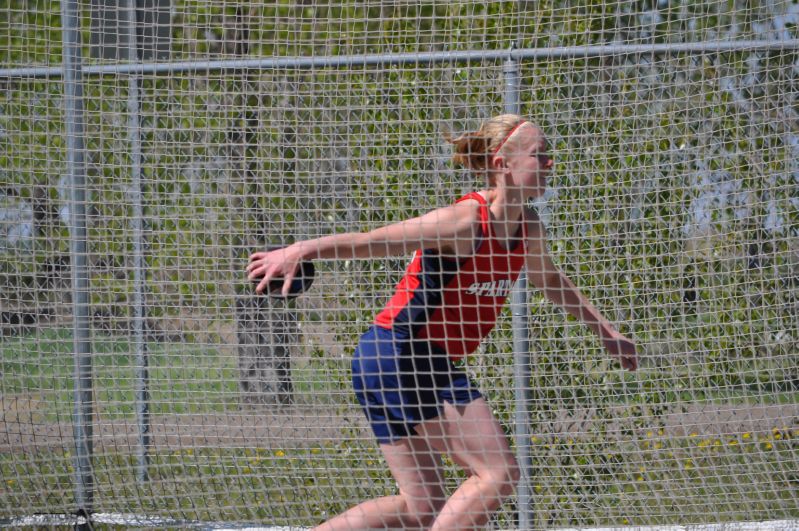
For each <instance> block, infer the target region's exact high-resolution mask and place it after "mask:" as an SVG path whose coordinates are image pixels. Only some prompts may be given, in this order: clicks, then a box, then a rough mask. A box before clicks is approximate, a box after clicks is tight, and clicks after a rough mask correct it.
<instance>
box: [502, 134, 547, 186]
mask: <svg viewBox="0 0 799 531" xmlns="http://www.w3.org/2000/svg"><path fill="white" fill-rule="evenodd" d="M548 148H549V146H548V144H547V139H546V137H545V136H544V133H543V132H542V131H541V130H540V129H539V128H538V127H536V126H534V125H533V124H531V123H526V124H524V125H522V126H521V127H519V128H518V129H517V130H516V131H515V132H514V133H513V135H511V138H509V139H508V141H507V142H506V143H505V145H504V146H503V147H502V149H501V150H500V153H499V155H500V156H501V158H502V159H503V161H502V162H500V163H499V165H500V166H501V167H503V169H504V170H505V171H504V172H503V173H504V174H505V184H506V186H510V187H514V188H518V189H519V190H520V191H521V192H522V193H523V194H524V195H525V197H528V198H530V197H538V196H541V195H543V194H544V192H545V191H546V186H547V181H546V178H547V176H548V175H549V174H550V173H551V172H552V166H553V164H554V161H553V160H552V158H551V157H550V156H549V152H548ZM497 162H498V161H495V164H496V163H497Z"/></svg>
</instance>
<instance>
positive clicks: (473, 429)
mask: <svg viewBox="0 0 799 531" xmlns="http://www.w3.org/2000/svg"><path fill="white" fill-rule="evenodd" d="M417 432H418V433H419V434H420V435H422V437H424V438H425V439H426V440H427V441H428V443H429V444H430V445H431V446H432V447H433V448H435V449H436V450H438V451H440V452H443V453H447V454H449V455H450V457H451V458H452V460H453V461H454V462H456V463H457V464H459V465H460V466H462V467H463V468H464V469H465V470H466V472H467V473H469V474H481V473H486V472H488V473H490V472H493V471H502V470H506V469H507V467H508V466H513V465H514V464H515V462H516V460H515V457H514V456H513V452H512V451H511V449H510V446H509V444H508V439H507V437H506V436H505V433H504V432H503V431H502V426H500V424H499V421H497V419H496V418H495V417H494V414H493V413H491V408H490V407H489V406H488V404H487V403H486V401H485V399H483V398H478V399H476V400H474V401H472V402H470V403H468V404H462V405H453V404H449V403H447V404H445V407H444V412H443V414H442V415H441V416H440V417H438V418H436V419H432V420H429V421H427V422H425V423H423V424H421V425H419V426H418V427H417Z"/></svg>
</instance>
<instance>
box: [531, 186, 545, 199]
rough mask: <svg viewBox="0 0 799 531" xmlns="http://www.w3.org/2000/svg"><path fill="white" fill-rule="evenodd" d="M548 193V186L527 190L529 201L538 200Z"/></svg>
mask: <svg viewBox="0 0 799 531" xmlns="http://www.w3.org/2000/svg"><path fill="white" fill-rule="evenodd" d="M546 192H547V187H546V186H538V187H536V188H530V189H528V190H527V199H537V198H539V197H541V196H543V195H544V194H545V193H546Z"/></svg>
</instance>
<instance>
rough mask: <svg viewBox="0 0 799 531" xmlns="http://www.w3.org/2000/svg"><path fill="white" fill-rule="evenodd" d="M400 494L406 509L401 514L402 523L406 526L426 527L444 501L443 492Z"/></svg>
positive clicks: (429, 524) (430, 523)
mask: <svg viewBox="0 0 799 531" xmlns="http://www.w3.org/2000/svg"><path fill="white" fill-rule="evenodd" d="M401 494H402V496H403V498H404V499H405V508H406V511H405V514H404V515H403V524H404V525H405V527H406V528H416V527H418V528H422V529H428V528H429V527H430V526H431V525H432V524H433V522H434V521H435V519H436V517H437V516H438V513H439V511H441V508H442V507H443V506H444V504H445V503H446V499H445V498H444V495H443V493H439V494H436V493H430V494H428V495H425V496H412V495H409V494H407V493H401Z"/></svg>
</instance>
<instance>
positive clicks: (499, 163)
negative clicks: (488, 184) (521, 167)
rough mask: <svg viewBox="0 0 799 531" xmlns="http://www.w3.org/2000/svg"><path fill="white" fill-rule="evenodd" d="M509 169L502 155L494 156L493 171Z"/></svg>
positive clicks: (492, 159)
mask: <svg viewBox="0 0 799 531" xmlns="http://www.w3.org/2000/svg"><path fill="white" fill-rule="evenodd" d="M507 167H508V164H507V162H506V161H505V157H503V156H502V155H494V156H493V157H491V169H492V170H504V169H505V168H507Z"/></svg>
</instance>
